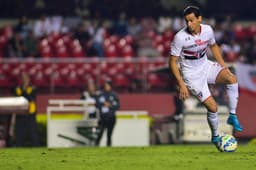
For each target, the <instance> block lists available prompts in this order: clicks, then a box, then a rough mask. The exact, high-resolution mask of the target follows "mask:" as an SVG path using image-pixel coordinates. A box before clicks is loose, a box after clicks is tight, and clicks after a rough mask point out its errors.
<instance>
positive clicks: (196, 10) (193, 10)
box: [183, 5, 202, 17]
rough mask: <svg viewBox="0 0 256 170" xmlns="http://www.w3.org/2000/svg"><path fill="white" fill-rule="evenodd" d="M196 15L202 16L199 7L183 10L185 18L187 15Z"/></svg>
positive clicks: (188, 7) (189, 7)
mask: <svg viewBox="0 0 256 170" xmlns="http://www.w3.org/2000/svg"><path fill="white" fill-rule="evenodd" d="M192 13H194V14H195V16H196V17H199V16H201V15H202V14H201V11H200V9H199V8H198V7H197V6H192V5H191V6H187V7H186V8H185V9H184V10H183V16H184V17H185V16H186V15H189V14H192Z"/></svg>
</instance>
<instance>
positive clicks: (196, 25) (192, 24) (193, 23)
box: [185, 13, 202, 34]
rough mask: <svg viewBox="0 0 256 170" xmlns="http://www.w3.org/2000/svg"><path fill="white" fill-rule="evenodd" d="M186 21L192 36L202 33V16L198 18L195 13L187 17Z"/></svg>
mask: <svg viewBox="0 0 256 170" xmlns="http://www.w3.org/2000/svg"><path fill="white" fill-rule="evenodd" d="M185 21H186V24H187V27H188V29H189V31H190V32H191V33H192V34H197V33H199V32H200V23H201V21H202V16H199V17H196V16H195V14H194V13H191V14H188V15H186V16H185Z"/></svg>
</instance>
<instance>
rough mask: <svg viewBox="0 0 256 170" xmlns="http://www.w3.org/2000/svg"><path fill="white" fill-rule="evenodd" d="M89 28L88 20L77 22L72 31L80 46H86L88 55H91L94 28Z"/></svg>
mask: <svg viewBox="0 0 256 170" xmlns="http://www.w3.org/2000/svg"><path fill="white" fill-rule="evenodd" d="M90 29H91V26H90V22H81V23H79V24H78V26H77V27H76V29H75V31H74V39H78V40H79V42H80V44H81V46H82V47H83V48H86V51H87V52H88V55H91V54H93V53H94V52H92V51H91V50H92V49H91V46H92V44H91V43H92V42H91V39H92V34H93V32H94V30H90Z"/></svg>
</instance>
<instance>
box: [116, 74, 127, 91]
mask: <svg viewBox="0 0 256 170" xmlns="http://www.w3.org/2000/svg"><path fill="white" fill-rule="evenodd" d="M112 81H113V86H114V87H115V88H118V89H129V88H130V86H131V82H130V80H129V78H128V77H127V76H125V75H124V74H121V73H119V74H116V75H115V76H113V78H112Z"/></svg>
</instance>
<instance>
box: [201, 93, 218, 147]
mask: <svg viewBox="0 0 256 170" xmlns="http://www.w3.org/2000/svg"><path fill="white" fill-rule="evenodd" d="M203 105H204V106H205V107H206V109H207V121H208V124H209V126H210V129H211V133H212V143H214V144H215V145H216V146H217V144H218V142H219V141H220V137H219V132H218V124H219V120H218V111H217V103H216V102H215V100H214V98H213V97H212V96H210V97H208V98H207V99H206V100H205V101H203Z"/></svg>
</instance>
